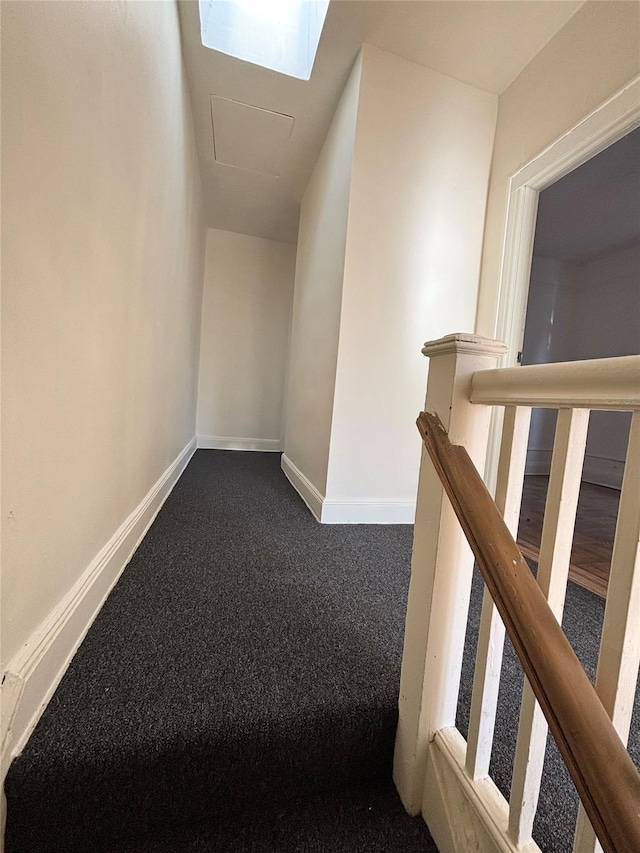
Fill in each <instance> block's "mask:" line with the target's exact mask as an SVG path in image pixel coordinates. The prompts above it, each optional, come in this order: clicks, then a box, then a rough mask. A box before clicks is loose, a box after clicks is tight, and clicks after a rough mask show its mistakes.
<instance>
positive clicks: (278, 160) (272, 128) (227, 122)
mask: <svg viewBox="0 0 640 853" xmlns="http://www.w3.org/2000/svg"><path fill="white" fill-rule="evenodd" d="M211 122H212V125H213V153H214V157H215V161H216V163H221V164H222V165H225V166H234V167H235V168H236V169H248V170H249V171H251V172H261V173H262V174H265V175H273V176H275V177H277V176H279V175H280V174H281V172H282V165H283V163H284V158H285V154H286V151H287V145H288V143H289V137H290V136H291V132H292V130H293V125H294V118H293V116H288V115H285V114H284V113H274V112H272V111H271V110H263V109H261V108H260V107H254V106H251V104H243V103H241V102H240V101H232V100H230V99H229V98H222V97H220V96H219V95H212V96H211Z"/></svg>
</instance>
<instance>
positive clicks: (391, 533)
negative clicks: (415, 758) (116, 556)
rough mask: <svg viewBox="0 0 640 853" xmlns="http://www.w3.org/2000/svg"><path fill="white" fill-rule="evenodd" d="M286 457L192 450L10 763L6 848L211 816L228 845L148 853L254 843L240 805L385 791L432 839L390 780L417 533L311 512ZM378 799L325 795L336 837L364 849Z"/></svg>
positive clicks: (408, 830) (108, 843)
mask: <svg viewBox="0 0 640 853" xmlns="http://www.w3.org/2000/svg"><path fill="white" fill-rule="evenodd" d="M279 463H280V459H279V456H277V455H274V454H257V453H234V452H220V451H198V452H197V453H196V455H195V457H194V459H193V460H192V461H191V463H190V464H189V466H188V468H187V470H186V472H185V473H184V475H183V476H182V478H181V479H180V481H179V483H178V484H177V485H176V487H175V489H174V491H173V493H172V494H171V496H170V498H169V499H168V501H167V502H166V504H165V506H164V508H163V509H162V511H161V512H160V514H159V515H158V517H157V519H156V521H155V523H154V524H153V526H152V527H151V529H150V530H149V532H148V534H147V536H146V537H145V539H144V541H143V542H142V543H141V545H140V547H139V549H138V551H137V552H136V554H135V556H134V558H133V560H132V561H131V563H130V565H129V566H128V568H127V570H126V571H125V572H124V574H123V576H122V578H121V579H120V581H119V583H118V584H117V585H116V587H115V589H114V591H113V592H112V594H111V596H110V597H109V599H108V601H107V603H106V604H105V606H104V608H103V609H102V611H101V613H100V615H99V617H98V619H97V620H96V622H95V623H94V625H93V626H92V628H91V630H90V631H89V633H88V635H87V637H86V639H85V641H84V643H83V644H82V646H81V648H80V650H79V651H78V653H77V655H76V656H75V658H74V660H73V662H72V664H71V666H70V668H69V670H68V672H67V674H66V675H65V677H64V679H63V681H62V682H61V684H60V686H59V688H58V690H57V691H56V694H55V696H54V698H53V699H52V701H51V703H50V705H49V707H48V708H47V710H46V712H45V714H44V715H43V717H42V720H41V721H40V723H39V725H38V727H37V728H36V731H35V732H34V734H33V736H32V737H31V739H30V741H29V743H28V745H27V748H26V749H25V751H24V753H23V755H22V756H21V757H20V758H19V759H17V760H16V761H15V762H14V763H13V765H12V767H11V769H10V772H9V775H8V778H7V785H6V791H7V797H8V802H9V810H8V815H9V818H8V827H7V851H8V853H18V851H20V853H23V851H24V853H26V852H27V851H29V853H34V851H49V850H50V851H54V850H64V851H74V850H76V851H94V850H99V849H103V848H104V849H110V850H111V849H120V847H122V849H125V848H124V844H125V841H126V840H130V841H131V842H133V841H135V840H136V839H139V838H140V836H142V835H144V834H146V833H151V834H154V833H155V835H156V836H157V835H158V833H160V834H162V833H164V832H166V831H168V830H169V829H176V831H178V829H177V828H179V827H184V826H189V825H192V824H196V823H198V822H208V823H209V824H210V827H209V828H208V829H207V830H206V832H209V833H212V832H214V829H212V827H215V825H216V824H218V825H220V826H221V827H223V829H221V831H225V832H227V836H225V838H226V840H225V841H221V842H216V844H215V846H214V847H212V846H211V844H212V841H211V838H212V836H211V834H209V836H206V832H205V830H203V832H205V836H206V842H203V844H204V845H205V846H204V847H203V846H202V844H201V845H200V847H199V846H198V844H199V841H198V840H197V834H196V836H194V839H195V840H193V845H192V846H191V847H190V846H188V845H189V844H190V843H191V841H188V842H185V843H186V844H187V846H186V847H185V846H184V845H183V846H180V845H181V844H182V842H181V841H176V842H175V846H173V847H172V846H165V847H162V846H161V847H157V846H156V847H153V846H151V847H149V849H150V850H156V849H163V850H172V849H176V850H182V849H194V850H198V849H206V848H207V844H208V845H209V846H208V849H219V850H226V849H229V850H245V849H247V850H251V849H254V848H255V849H258V848H256V846H255V843H254V841H255V839H254V841H252V840H251V839H252V838H254V835H253V834H252V833H253V831H252V830H251V829H250V828H249V829H247V827H248V826H249V824H248V823H247V822H246V821H245V820H243V819H242V817H241V815H242V814H243V811H244V810H245V809H250V808H254V807H255V805H256V804H260V806H261V807H262V808H263V809H267V808H269V807H273V808H276V809H277V808H282V807H283V805H285V806H287V807H288V808H289V809H291V803H292V802H294V801H300V802H302V801H304V800H310V799H311V798H315V797H318V796H319V795H325V794H327V793H330V794H331V793H335V792H337V791H340V792H344V791H349V790H353V791H355V790H362V787H363V786H368V788H369V790H370V789H371V786H375V785H381V786H383V793H384V796H382V795H381V794H380V793H378V794H376V796H377V800H376V802H378V803H379V804H380V807H379V809H378V810H379V811H380V812H381V814H382V816H383V817H382V818H381V819H380V820H378V824H380V823H381V822H382V823H384V822H385V820H386V819H387V818H388V819H389V821H390V822H391V825H392V827H395V830H394V832H395V833H396V834H397V835H398V840H397V844H396V845H395V846H393V845H391V846H390V845H387V848H386V849H388V850H413V849H416V850H417V849H427V850H429V849H430V848H429V842H428V840H427V839H428V834H427V833H426V830H425V829H423V826H422V824H421V823H420V822H418V824H416V822H415V821H413V820H411V819H410V818H408V817H407V816H406V815H405V814H404V813H403V811H402V808H401V806H400V804H399V803H398V801H397V800H396V799H393V798H390V795H389V791H388V780H389V778H390V767H391V759H392V751H393V741H394V732H395V726H396V719H397V711H396V705H397V692H398V682H399V671H400V660H401V650H402V633H403V621H404V611H405V598H406V590H407V585H408V576H409V555H410V549H411V530H410V528H408V527H406V526H405V527H403V526H397V527H396V526H394V527H373V526H344V527H342V526H341V527H336V526H322V525H319V524H317V523H316V522H315V521H314V520H313V518H312V517H311V516H310V515H309V513H308V511H307V509H306V508H305V507H304V505H303V504H302V502H301V501H300V498H299V497H298V496H297V494H296V493H295V492H294V490H293V489H292V488H291V487H290V486H289V484H288V483H287V482H286V480H285V478H284V475H283V474H282V472H281V471H280V468H279ZM363 796H364V795H363ZM369 797H370V794H367V795H366V797H364V800H362V799H358V798H357V797H356V798H355V800H352V801H351V806H352V807H351V809H350V810H347V811H344V810H341V809H340V807H337V806H336V802H335V801H332V800H330V799H329V800H327V801H326V805H325V807H324V809H325V812H326V814H324V813H323V814H324V816H323V817H322V820H324V822H325V824H326V823H327V821H328V822H332V821H333V823H335V824H336V826H338V827H339V826H342V830H340V831H338V836H339V837H340V836H342V835H344V836H345V837H346V838H351V842H349V841H346V842H345V844H344V846H339V844H338V845H337V846H334V847H332V848H327V849H335V850H345V851H351V850H353V851H356V850H360V849H361V847H359V846H354V844H355V842H354V840H353V839H354V838H355V837H357V836H358V835H359V833H360V832H362V833H364V832H365V828H364V827H363V825H362V818H363V817H364V818H367V819H369V818H370V815H369V810H368V805H367V804H366V800H367V799H368V798H369ZM380 797H382V799H380ZM318 808H320V806H318ZM321 812H322V809H321ZM306 814H307V817H306V819H305V820H304V821H303V825H302V827H301V828H300V832H302V833H303V834H304V832H306V833H307V835H308V836H309V837H310V838H311V836H312V835H313V831H312V827H310V816H311V812H309V810H307V812H306ZM385 815H386V817H385ZM390 815H393V818H391V817H390ZM290 818H291V811H290V812H289V818H287V820H288V821H289V820H290ZM265 820H266V823H267V824H268V823H269V821H270V820H273V817H271V818H269V817H267V818H265ZM318 820H321V816H320V815H319V817H318ZM255 821H257V824H256V825H259V824H260V821H259V820H258V818H255ZM229 826H231V827H232V828H233V829H232V830H230V829H229ZM348 826H351V827H352V829H351V830H348V828H347V827H348ZM224 827H226V829H224ZM243 827H244V829H242V828H243ZM416 827H418V828H416ZM238 828H240V829H238ZM236 829H238V831H237V832H236ZM356 830H357V831H356ZM245 831H246V833H248V835H247V839H248V840H246V841H243V837H244V836H243V835H242V833H243V832H245ZM283 831H284V830H283ZM229 832H230V833H231V834H229ZM285 834H286V833H285ZM261 836H262V837H263V836H264V833H262V834H261ZM411 839H413V841H412V840H411ZM159 843H160V842H159ZM163 843H165V844H169V841H166V840H165V842H163ZM172 843H173V842H172ZM274 843H275V842H274ZM114 844H115V848H114V847H113V845H114ZM314 845H315V846H314ZM412 845H413V846H412ZM415 845H417V846H415ZM425 845H426V847H425ZM142 849H145V848H142ZM259 849H264V850H268V849H273V850H276V849H277V850H287V849H308V850H314V849H319V848H318V847H317V842H314V841H313V840H309V841H308V842H305V844H304V845H303V846H302V847H296V846H295V845H294V846H293V847H290V848H289V847H285V846H283V842H281V841H278V842H277V844H276V846H274V847H269V845H268V844H267V845H266V846H264V847H260V848H259ZM371 849H374V848H371Z"/></svg>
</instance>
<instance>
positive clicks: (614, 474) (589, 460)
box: [582, 456, 624, 490]
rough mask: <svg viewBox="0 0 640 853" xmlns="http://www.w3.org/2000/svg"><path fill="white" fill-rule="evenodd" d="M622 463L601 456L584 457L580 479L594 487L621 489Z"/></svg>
mask: <svg viewBox="0 0 640 853" xmlns="http://www.w3.org/2000/svg"><path fill="white" fill-rule="evenodd" d="M623 474H624V462H620V461H619V460H618V459H605V458H604V457H603V456H585V458H584V468H583V469H582V479H583V480H584V481H585V482H586V483H594V484H595V485H596V486H606V487H607V488H609V489H618V490H620V489H621V488H622V475H623Z"/></svg>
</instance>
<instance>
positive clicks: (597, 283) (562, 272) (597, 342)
mask: <svg viewBox="0 0 640 853" xmlns="http://www.w3.org/2000/svg"><path fill="white" fill-rule="evenodd" d="M639 353H640V245H635V246H631V247H627V248H624V249H620V250H617V251H614V252H610V253H608V254H606V255H603V256H601V257H599V258H597V259H594V260H592V261H590V262H588V263H584V264H566V263H562V262H559V261H553V260H548V259H543V258H535V257H534V263H533V267H532V275H531V284H530V290H529V307H528V309H527V325H526V330H525V344H524V363H525V364H532V363H546V362H550V361H574V360H580V359H586V358H611V357H614V356H621V355H635V354H639ZM554 423H555V417H552V416H551V413H550V412H543V411H536V412H535V413H534V418H533V420H532V427H531V436H530V441H529V456H528V461H527V467H528V472H529V473H538V474H546V473H548V472H549V466H550V460H551V450H552V448H553V433H554ZM629 424H630V416H629V415H628V414H626V413H618V412H593V413H592V415H591V418H590V425H589V435H588V440H587V450H586V459H585V468H584V479H585V480H586V481H587V482H593V483H601V484H602V485H606V486H611V487H615V488H619V487H620V485H621V476H622V471H623V464H622V463H623V462H624V459H625V457H626V447H627V440H628V433H629Z"/></svg>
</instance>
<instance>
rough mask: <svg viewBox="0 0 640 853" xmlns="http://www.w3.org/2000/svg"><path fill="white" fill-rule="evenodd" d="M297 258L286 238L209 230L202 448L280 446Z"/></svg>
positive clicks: (200, 426) (199, 427) (202, 343)
mask: <svg viewBox="0 0 640 853" xmlns="http://www.w3.org/2000/svg"><path fill="white" fill-rule="evenodd" d="M295 261H296V248H295V246H292V245H290V244H289V243H278V242H275V241H273V240H263V239H260V238H258V237H249V236H247V235H246V234H234V233H232V232H230V231H218V230H215V229H209V231H208V232H207V252H206V261H205V273H204V293H203V299H202V332H201V335H200V372H199V382H198V417H197V433H198V443H199V445H200V446H207V447H216V446H217V447H228V446H230V444H235V445H236V446H237V447H247V448H249V447H251V448H255V449H265V450H279V449H281V444H282V433H283V401H284V388H285V374H286V367H287V350H288V343H289V326H290V322H291V303H292V299H293V280H294V274H295Z"/></svg>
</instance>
